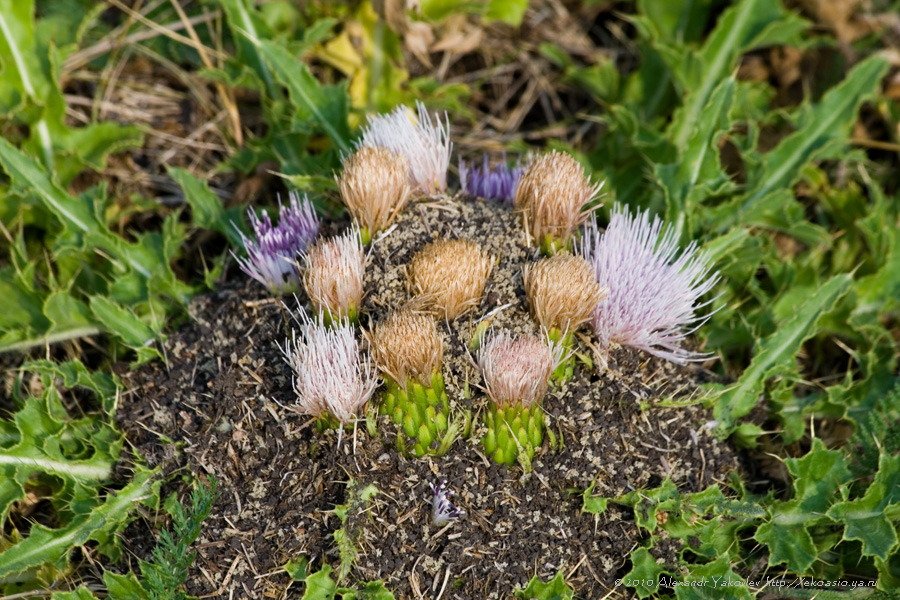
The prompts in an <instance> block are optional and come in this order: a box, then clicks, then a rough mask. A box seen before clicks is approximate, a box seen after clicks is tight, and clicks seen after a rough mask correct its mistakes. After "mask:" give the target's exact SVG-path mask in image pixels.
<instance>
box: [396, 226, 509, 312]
mask: <svg viewBox="0 0 900 600" xmlns="http://www.w3.org/2000/svg"><path fill="white" fill-rule="evenodd" d="M491 266H492V261H491V258H490V257H489V256H488V255H487V254H485V253H484V252H483V251H482V250H481V248H479V247H478V246H477V245H475V244H473V243H472V242H467V241H465V240H446V239H441V240H437V241H435V242H433V243H431V244H428V245H427V246H425V247H424V248H422V249H421V250H420V251H419V252H417V253H416V255H415V256H413V259H412V262H411V263H410V265H409V283H410V287H411V289H412V292H413V293H414V294H415V295H416V296H419V297H421V299H422V300H423V301H424V303H425V304H426V305H427V306H429V307H433V308H435V309H437V311H438V312H439V313H441V315H442V316H443V317H445V318H446V319H449V320H453V319H455V318H456V317H458V316H459V315H461V314H463V313H464V312H466V311H467V310H469V309H470V308H473V307H475V306H477V305H478V303H479V302H480V301H481V295H482V294H483V293H484V285H485V283H486V282H487V278H488V275H490V272H491Z"/></svg>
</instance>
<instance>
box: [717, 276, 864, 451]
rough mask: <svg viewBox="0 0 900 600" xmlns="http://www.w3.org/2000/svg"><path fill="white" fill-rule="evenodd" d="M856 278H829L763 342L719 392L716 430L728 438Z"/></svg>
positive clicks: (720, 435)
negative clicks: (734, 378)
mask: <svg viewBox="0 0 900 600" xmlns="http://www.w3.org/2000/svg"><path fill="white" fill-rule="evenodd" d="M852 282H853V279H852V277H851V276H850V275H846V274H841V275H835V276H833V277H832V278H831V279H829V280H828V281H826V282H825V283H824V284H823V285H822V287H821V288H820V289H819V290H818V291H817V293H816V294H815V295H814V296H812V297H811V298H809V300H807V301H806V302H805V303H804V304H803V305H802V306H800V307H798V309H797V312H796V314H795V315H794V317H793V318H792V319H791V320H790V321H788V322H787V323H784V324H783V325H782V326H780V327H779V328H778V330H777V331H775V333H773V334H772V335H770V336H769V337H767V338H766V339H764V340H763V341H762V343H761V344H760V346H759V350H758V351H757V352H756V353H755V354H754V356H753V360H752V361H751V362H750V366H749V367H747V369H746V370H744V372H743V374H741V377H740V378H739V379H738V381H737V383H736V384H735V385H733V386H731V387H729V388H727V389H725V390H723V391H721V392H719V393H718V394H717V398H716V405H715V410H714V414H715V417H716V420H717V421H718V423H717V425H716V428H715V431H716V433H717V435H718V436H719V437H722V438H724V437H727V436H728V435H729V434H730V433H731V431H732V429H733V428H734V426H735V424H736V420H737V419H739V418H740V417H742V416H744V415H746V414H747V413H748V412H750V409H752V408H753V406H754V405H755V404H756V401H757V399H758V397H759V395H760V394H762V393H763V391H764V386H765V383H766V380H767V379H768V378H769V377H771V376H772V375H773V374H775V373H777V372H779V371H784V370H789V369H790V368H791V367H792V366H793V364H794V360H795V357H796V355H797V352H798V351H799V350H800V346H801V344H802V343H803V342H804V341H805V340H806V339H808V338H810V337H812V336H813V335H815V333H816V322H817V321H818V319H819V317H820V316H822V314H823V313H825V312H827V311H828V310H830V309H831V307H832V306H834V304H835V303H836V302H837V300H838V299H839V298H840V297H841V296H843V295H844V294H845V293H846V292H847V290H848V289H850V285H851V284H852Z"/></svg>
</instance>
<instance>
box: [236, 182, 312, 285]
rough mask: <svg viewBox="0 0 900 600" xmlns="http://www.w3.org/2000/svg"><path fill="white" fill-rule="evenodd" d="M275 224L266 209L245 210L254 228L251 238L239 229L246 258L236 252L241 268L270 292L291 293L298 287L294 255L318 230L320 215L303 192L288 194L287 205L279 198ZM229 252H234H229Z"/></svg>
mask: <svg viewBox="0 0 900 600" xmlns="http://www.w3.org/2000/svg"><path fill="white" fill-rule="evenodd" d="M279 205H280V209H279V218H278V225H273V224H272V219H271V218H270V217H269V215H268V213H265V212H264V213H262V216H258V215H257V214H256V213H255V212H254V211H253V210H248V211H247V216H248V217H249V218H250V225H251V227H252V228H253V239H250V238H248V237H247V236H246V235H244V233H243V232H241V239H242V240H243V242H244V249H245V250H246V252H247V257H246V258H240V257H237V256H235V258H236V259H237V262H238V264H239V265H240V266H241V270H243V271H244V273H246V274H247V275H249V276H250V277H252V278H253V279H255V280H256V281H258V282H260V283H261V284H263V285H264V286H266V287H267V288H268V289H269V291H270V292H271V293H272V294H273V295H278V296H281V295H284V294H293V293H296V292H297V291H299V290H300V269H299V266H298V264H297V257H298V256H299V255H301V254H303V252H304V251H305V250H306V248H307V246H309V245H310V244H311V243H312V242H313V240H315V239H316V236H317V235H318V234H319V218H318V217H317V216H316V211H315V209H314V208H313V206H312V203H311V202H310V201H309V198H307V197H306V196H304V197H303V200H301V199H300V195H299V194H298V193H296V192H291V193H290V194H289V201H288V204H287V206H285V205H284V204H281V203H280V202H279ZM232 255H234V253H233V252H232Z"/></svg>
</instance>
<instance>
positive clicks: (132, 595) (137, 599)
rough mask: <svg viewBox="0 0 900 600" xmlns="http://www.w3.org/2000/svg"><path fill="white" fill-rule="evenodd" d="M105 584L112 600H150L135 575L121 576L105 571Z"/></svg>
mask: <svg viewBox="0 0 900 600" xmlns="http://www.w3.org/2000/svg"><path fill="white" fill-rule="evenodd" d="M103 584H104V585H105V586H106V590H107V591H108V592H109V598H110V599H111V600H149V598H150V596H148V595H147V592H146V591H145V590H144V588H143V587H142V586H141V582H140V581H138V579H137V577H135V575H134V573H127V574H125V575H119V574H118V573H113V572H112V571H103Z"/></svg>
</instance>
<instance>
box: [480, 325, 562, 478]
mask: <svg viewBox="0 0 900 600" xmlns="http://www.w3.org/2000/svg"><path fill="white" fill-rule="evenodd" d="M563 357H564V351H563V348H562V346H560V345H559V344H554V343H553V342H551V341H550V340H541V339H539V338H536V337H534V336H523V337H518V338H516V337H513V336H511V335H509V334H508V333H500V334H498V335H491V336H490V337H489V339H488V340H487V341H486V342H485V343H484V344H483V345H482V346H481V348H480V350H479V352H478V366H479V367H480V368H481V375H482V378H483V379H484V385H485V392H486V393H487V395H488V398H490V400H491V403H490V406H489V407H488V409H487V411H486V412H485V414H484V424H485V425H486V427H487V433H486V434H485V436H484V439H483V440H482V443H483V445H484V450H485V452H486V453H487V454H488V456H490V457H491V458H492V459H493V460H494V461H495V462H497V463H500V464H506V465H511V464H513V463H515V462H516V460H518V461H519V462H521V463H522V464H523V465H524V466H526V470H527V469H528V466H530V464H531V460H532V459H533V458H534V451H535V448H538V447H540V445H541V444H542V443H543V431H544V413H543V409H542V407H541V401H542V400H543V398H544V394H545V393H546V392H547V385H548V384H549V381H550V376H551V375H552V374H553V371H554V370H555V369H556V368H557V367H558V366H559V364H560V362H561V361H562V360H563Z"/></svg>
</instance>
